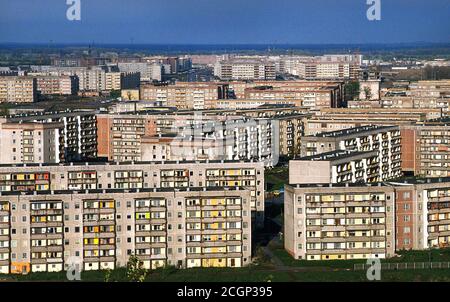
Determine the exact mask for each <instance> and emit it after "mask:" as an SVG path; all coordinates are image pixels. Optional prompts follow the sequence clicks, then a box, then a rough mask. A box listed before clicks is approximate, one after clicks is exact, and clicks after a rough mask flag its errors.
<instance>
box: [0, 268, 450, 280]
mask: <svg viewBox="0 0 450 302" xmlns="http://www.w3.org/2000/svg"><path fill="white" fill-rule="evenodd" d="M104 276H105V272H104V271H96V272H83V273H82V274H81V278H82V281H85V282H94V281H98V282H103V281H104ZM5 279H6V280H9V281H67V279H66V274H65V273H64V272H60V273H33V274H29V275H26V276H11V275H8V276H0V280H5ZM110 281H111V282H116V281H121V282H123V281H128V280H127V278H126V272H125V269H116V270H114V271H112V274H111V278H110ZM146 281H148V282H268V281H272V282H289V281H290V282H358V281H360V282H364V281H367V278H366V272H365V271H352V270H349V271H346V270H334V271H327V272H323V271H320V270H318V271H296V272H290V271H275V270H273V269H271V268H268V267H247V268H239V269H214V268H211V269H206V268H203V269H200V268H196V269H186V270H175V269H173V270H158V271H155V272H152V273H151V274H150V275H149V276H148V277H147V279H146ZM381 281H407V282H410V281H446V282H450V269H435V270H399V271H382V273H381Z"/></svg>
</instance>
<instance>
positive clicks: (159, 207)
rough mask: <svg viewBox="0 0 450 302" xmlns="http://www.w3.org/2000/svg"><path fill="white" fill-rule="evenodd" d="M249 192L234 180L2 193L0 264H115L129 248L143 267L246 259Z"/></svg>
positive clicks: (15, 268)
mask: <svg viewBox="0 0 450 302" xmlns="http://www.w3.org/2000/svg"><path fill="white" fill-rule="evenodd" d="M250 198H251V196H250V191H248V190H245V189H243V188H239V187H237V188H233V189H226V190H225V189H222V188H215V189H212V190H211V189H202V188H185V189H178V190H174V189H135V190H85V191H84V190H83V191H42V192H39V193H38V194H36V193H34V194H33V193H28V194H23V193H22V194H20V193H18V192H10V193H2V194H1V195H0V199H1V201H0V219H1V224H0V243H1V247H0V255H1V258H0V271H1V272H2V273H27V272H45V271H48V272H55V271H62V270H64V269H68V267H69V266H72V265H75V264H78V265H80V266H81V269H82V270H99V269H114V268H117V267H124V266H126V263H127V261H128V259H129V257H130V255H136V256H137V257H138V258H139V259H140V260H142V261H143V263H144V267H145V268H148V269H155V268H157V267H162V266H165V265H174V266H177V267H180V268H190V267H241V266H245V265H247V264H249V263H250V261H251V228H252V224H251V223H252V222H251V217H250V216H251V215H250V212H251V210H250V203H249V201H250Z"/></svg>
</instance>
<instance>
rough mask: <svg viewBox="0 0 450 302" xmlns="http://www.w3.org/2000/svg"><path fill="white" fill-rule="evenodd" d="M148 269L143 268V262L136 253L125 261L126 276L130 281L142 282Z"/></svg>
mask: <svg viewBox="0 0 450 302" xmlns="http://www.w3.org/2000/svg"><path fill="white" fill-rule="evenodd" d="M147 274H148V270H147V269H145V268H144V262H142V261H141V260H139V258H138V257H137V256H136V255H131V256H130V258H129V259H128V262H127V278H128V280H130V281H131V282H144V281H145V278H146V277H147Z"/></svg>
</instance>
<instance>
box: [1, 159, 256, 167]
mask: <svg viewBox="0 0 450 302" xmlns="http://www.w3.org/2000/svg"><path fill="white" fill-rule="evenodd" d="M221 163H222V164H223V163H225V164H228V163H230V164H232V163H255V164H257V163H261V164H262V162H259V161H253V160H186V161H140V162H133V161H129V162H71V163H23V164H0V167H2V168H8V167H58V166H65V167H72V166H127V165H165V164H221Z"/></svg>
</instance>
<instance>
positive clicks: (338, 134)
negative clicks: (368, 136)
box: [307, 125, 397, 137]
mask: <svg viewBox="0 0 450 302" xmlns="http://www.w3.org/2000/svg"><path fill="white" fill-rule="evenodd" d="M394 128H397V126H379V125H367V126H360V127H355V128H349V129H343V130H337V131H331V132H321V133H317V134H315V135H308V136H309V137H342V136H348V135H352V134H356V133H365V132H371V131H374V130H388V129H394ZM308 136H307V137H308Z"/></svg>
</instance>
